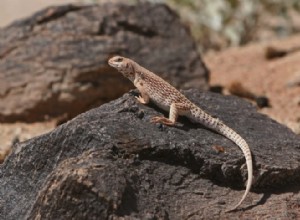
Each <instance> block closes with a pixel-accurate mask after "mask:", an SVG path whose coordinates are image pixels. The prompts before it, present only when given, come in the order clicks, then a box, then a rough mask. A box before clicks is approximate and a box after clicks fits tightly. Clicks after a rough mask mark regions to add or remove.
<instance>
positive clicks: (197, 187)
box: [0, 90, 300, 220]
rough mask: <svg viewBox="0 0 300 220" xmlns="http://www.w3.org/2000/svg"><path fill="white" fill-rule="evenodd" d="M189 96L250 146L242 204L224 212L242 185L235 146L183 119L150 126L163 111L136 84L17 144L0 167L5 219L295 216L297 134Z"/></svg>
mask: <svg viewBox="0 0 300 220" xmlns="http://www.w3.org/2000/svg"><path fill="white" fill-rule="evenodd" d="M185 94H186V95H187V97H188V98H190V99H191V100H193V101H194V102H195V103H197V104H198V105H199V106H201V107H202V108H203V109H204V110H206V111H207V112H209V113H211V114H212V115H214V116H216V117H219V118H220V119H222V120H223V121H224V122H225V123H227V124H228V125H229V126H231V127H232V128H233V129H235V130H236V131H237V132H239V133H240V134H241V135H242V136H243V137H244V138H245V139H246V140H247V142H248V143H249V145H250V146H251V148H252V152H253V155H254V158H255V176H256V182H255V184H254V186H253V191H252V192H251V193H250V195H249V196H248V198H247V199H246V201H245V202H244V203H243V205H242V207H244V208H245V209H244V210H243V211H237V212H232V213H224V211H225V210H226V209H227V208H229V207H231V206H233V205H234V204H236V203H237V202H238V201H239V199H240V198H241V196H242V194H243V190H244V187H243V180H245V178H246V169H245V168H241V167H243V166H242V165H243V163H244V158H243V155H242V153H241V151H240V150H239V149H238V147H237V146H235V145H234V144H233V143H232V142H231V141H229V140H228V139H226V138H224V137H223V136H221V135H219V134H216V133H215V132H212V131H211V130H208V129H206V128H204V127H203V126H201V125H197V124H192V123H190V122H189V121H188V120H186V119H184V118H180V119H179V123H178V124H177V126H176V127H165V126H162V125H155V124H151V123H150V122H149V120H150V118H151V117H153V116H156V115H158V114H163V112H161V111H159V110H158V109H157V108H156V107H154V106H152V105H149V106H145V105H141V104H138V103H137V102H136V100H135V98H134V95H135V91H132V92H131V93H127V94H125V95H124V96H123V97H121V98H119V99H117V100H115V101H112V102H110V103H108V104H104V105H102V106H101V107H99V108H95V109H92V110H90V111H88V112H86V113H83V114H81V115H79V116H77V117H76V118H74V119H73V120H71V121H69V122H67V123H65V124H63V125H61V126H59V127H58V128H56V129H55V130H53V131H52V132H50V133H47V134H45V135H42V136H39V137H36V138H33V139H30V140H28V141H26V142H23V143H20V144H17V145H16V146H15V147H14V150H13V152H12V154H11V155H10V156H9V157H8V158H7V159H6V161H5V162H4V164H3V165H2V167H1V171H0V185H1V187H0V198H1V199H0V218H1V219H8V220H9V219H25V218H28V219H70V218H72V219H175V220H176V219H218V218H223V219H232V218H235V219H237V218H239V219H241V218H247V219H264V218H268V217H272V218H276V219H282V218H286V217H288V218H289V219H299V218H300V211H299V210H300V194H299V189H300V187H299V184H298V183H299V181H300V163H299V161H300V138H299V136H297V135H295V134H294V133H293V132H292V131H291V130H289V129H288V128H286V127H284V126H282V125H280V124H278V123H276V122H275V121H273V120H271V119H270V118H268V117H267V116H265V115H262V114H259V113H257V112H256V110H255V108H254V107H253V106H252V105H251V104H249V103H247V102H246V101H243V100H241V99H238V98H236V97H232V96H221V95H218V94H213V93H200V92H197V91H196V90H189V91H185ZM216 146H218V147H216ZM221 148H224V149H225V152H223V153H222V151H216V149H221Z"/></svg>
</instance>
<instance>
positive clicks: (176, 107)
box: [151, 103, 186, 126]
mask: <svg viewBox="0 0 300 220" xmlns="http://www.w3.org/2000/svg"><path fill="white" fill-rule="evenodd" d="M185 110H186V108H185V106H184V105H183V104H179V103H172V104H171V106H170V113H169V118H165V117H163V116H155V117H153V118H152V119H151V122H152V123H162V124H165V125H169V126H172V125H175V123H176V120H177V117H178V115H179V112H180V113H181V112H184V111H185Z"/></svg>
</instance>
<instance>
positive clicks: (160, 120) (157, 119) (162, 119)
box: [151, 116, 175, 126]
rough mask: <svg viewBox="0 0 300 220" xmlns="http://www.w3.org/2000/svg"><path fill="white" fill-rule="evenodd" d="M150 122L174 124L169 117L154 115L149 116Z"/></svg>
mask: <svg viewBox="0 0 300 220" xmlns="http://www.w3.org/2000/svg"><path fill="white" fill-rule="evenodd" d="M151 123H162V124H164V125H169V126H172V125H174V124H175V122H172V121H171V120H170V119H168V118H165V117H161V116H156V117H153V118H151Z"/></svg>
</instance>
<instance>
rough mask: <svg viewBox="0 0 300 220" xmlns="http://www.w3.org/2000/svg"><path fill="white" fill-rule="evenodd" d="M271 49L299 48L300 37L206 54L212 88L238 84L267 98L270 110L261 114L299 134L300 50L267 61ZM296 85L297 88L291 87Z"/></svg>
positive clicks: (262, 110)
mask: <svg viewBox="0 0 300 220" xmlns="http://www.w3.org/2000/svg"><path fill="white" fill-rule="evenodd" d="M269 45H271V46H274V47H276V48H280V49H290V48H295V47H300V35H297V36H293V37H290V38H288V39H285V40H276V41H272V42H269V43H258V44H252V45H249V46H246V47H240V48H229V49H227V50H224V51H222V52H218V53H210V54H207V55H206V56H204V60H205V63H206V64H207V66H208V68H209V69H210V70H211V81H210V84H211V85H222V86H224V87H225V88H228V87H229V85H230V84H231V83H232V82H234V81H236V82H240V83H241V84H242V85H243V86H244V87H245V88H247V89H248V90H250V91H251V92H253V93H255V94H257V95H264V96H266V97H268V98H269V100H270V104H271V107H270V108H263V109H260V110H259V112H261V113H264V114H267V115H268V116H270V117H271V118H273V119H275V120H276V121H278V122H280V123H282V124H285V125H287V126H288V127H289V128H291V129H292V130H293V131H294V132H296V133H298V134H300V50H299V51H296V52H294V53H290V54H288V55H287V56H285V57H282V58H277V59H274V60H267V59H265V48H266V46H269ZM293 83H294V84H297V83H298V85H294V86H291V85H290V84H293Z"/></svg>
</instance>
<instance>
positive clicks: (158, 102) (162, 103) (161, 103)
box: [150, 99, 171, 111]
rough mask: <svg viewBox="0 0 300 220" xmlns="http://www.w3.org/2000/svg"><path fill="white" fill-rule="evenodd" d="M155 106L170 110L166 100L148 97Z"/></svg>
mask: <svg viewBox="0 0 300 220" xmlns="http://www.w3.org/2000/svg"><path fill="white" fill-rule="evenodd" d="M150 100H151V101H152V102H153V103H154V104H155V105H156V106H157V107H159V108H160V109H162V110H165V111H169V110H170V105H171V104H168V103H167V102H166V100H164V101H161V100H156V99H150Z"/></svg>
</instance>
